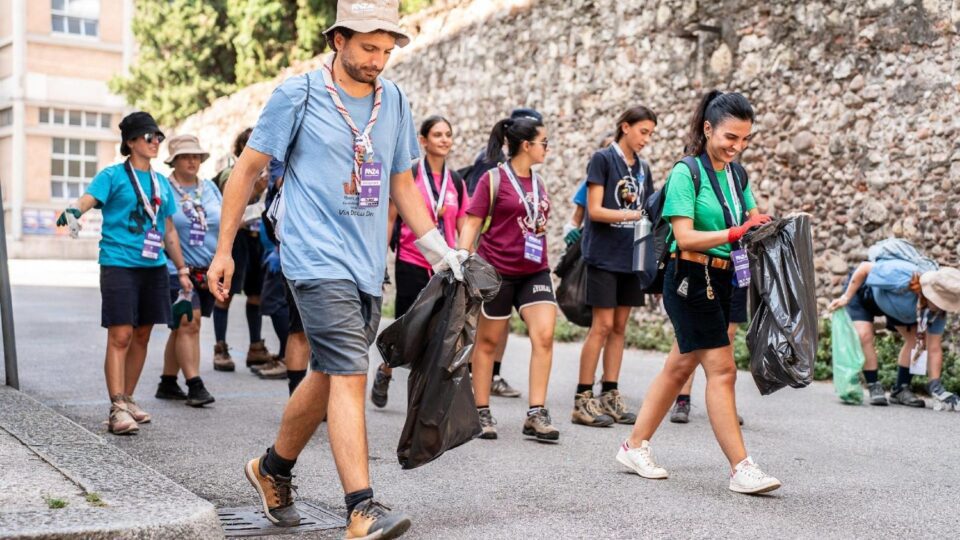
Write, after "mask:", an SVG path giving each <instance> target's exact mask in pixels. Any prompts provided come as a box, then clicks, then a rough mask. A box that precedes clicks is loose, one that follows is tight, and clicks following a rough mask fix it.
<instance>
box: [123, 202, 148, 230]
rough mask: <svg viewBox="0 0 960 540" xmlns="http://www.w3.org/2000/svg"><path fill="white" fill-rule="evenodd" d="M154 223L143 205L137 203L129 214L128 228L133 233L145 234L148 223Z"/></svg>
mask: <svg viewBox="0 0 960 540" xmlns="http://www.w3.org/2000/svg"><path fill="white" fill-rule="evenodd" d="M148 223H152V222H151V220H150V216H149V215H148V214H147V211H146V210H144V209H143V205H139V204H138V205H137V207H136V208H134V209H133V210H131V211H130V214H129V215H128V216H127V230H128V231H130V232H131V233H133V234H144V233H146V232H147V229H148V227H147V224H148Z"/></svg>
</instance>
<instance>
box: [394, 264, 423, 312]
mask: <svg viewBox="0 0 960 540" xmlns="http://www.w3.org/2000/svg"><path fill="white" fill-rule="evenodd" d="M394 279H395V280H396V281H397V296H396V300H395V301H394V312H395V314H394V316H395V317H397V318H400V317H401V316H402V315H403V314H404V313H406V312H407V310H409V309H410V306H412V305H413V302H414V300H416V299H417V296H420V291H422V290H423V288H424V287H426V286H427V283H429V282H430V270H427V269H426V268H424V267H422V266H417V265H415V264H411V263H408V262H405V261H401V260H400V259H397V264H396V266H395V269H394Z"/></svg>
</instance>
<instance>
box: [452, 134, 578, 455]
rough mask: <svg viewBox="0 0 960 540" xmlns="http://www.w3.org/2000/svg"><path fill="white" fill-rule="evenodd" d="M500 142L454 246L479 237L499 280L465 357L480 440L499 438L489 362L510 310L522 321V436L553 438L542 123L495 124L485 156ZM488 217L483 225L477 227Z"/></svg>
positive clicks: (551, 301)
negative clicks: (502, 156)
mask: <svg viewBox="0 0 960 540" xmlns="http://www.w3.org/2000/svg"><path fill="white" fill-rule="evenodd" d="M505 143H506V145H507V151H508V152H507V154H508V156H509V157H510V159H509V160H508V161H507V162H506V163H504V164H502V165H500V166H498V167H497V168H495V169H491V170H490V171H488V172H487V173H486V174H484V175H483V176H482V177H481V178H480V182H479V183H478V184H477V188H476V190H475V191H474V192H473V198H472V199H471V200H470V206H469V207H468V209H467V222H466V223H465V224H464V227H463V231H462V233H461V235H460V240H459V247H460V248H462V249H468V250H472V249H473V246H474V244H475V242H476V240H477V237H478V236H479V237H480V246H479V248H478V249H477V254H478V255H479V256H480V257H482V258H483V259H485V260H486V261H488V262H489V263H490V264H492V265H493V267H494V268H496V270H497V272H499V273H500V276H501V278H502V283H501V285H500V292H499V293H498V294H497V297H496V298H494V299H493V300H492V301H490V302H484V304H483V309H482V311H481V314H480V321H479V323H478V325H477V338H476V344H475V345H474V349H473V357H472V359H471V362H472V364H473V393H474V397H475V399H476V403H477V409H478V411H479V413H480V424H481V425H482V426H483V434H482V435H480V437H481V438H484V439H496V438H497V431H496V428H495V427H494V425H495V423H496V422H495V421H494V419H493V415H492V414H491V413H490V406H489V404H490V381H491V376H492V374H493V359H494V354H495V351H496V350H497V347H498V345H500V342H501V341H502V340H503V339H505V336H506V333H505V330H506V329H507V326H508V325H509V324H510V314H511V312H512V311H513V309H514V308H516V309H517V311H518V312H519V313H520V317H522V318H523V320H524V322H525V323H526V324H527V328H528V330H529V334H530V341H531V345H532V353H531V358H530V392H529V396H530V409H529V410H528V411H527V420H526V422H524V424H523V434H524V435H529V436H532V437H536V438H537V439H540V440H547V441H556V440H557V439H558V438H559V437H560V432H559V431H557V429H556V428H555V427H553V422H552V421H551V419H550V413H549V411H547V409H545V408H544V404H545V403H546V399H547V383H548V382H549V380H550V365H551V362H552V361H553V327H554V324H555V323H556V319H557V303H556V298H555V297H554V294H553V282H552V280H551V279H550V268H549V266H548V264H547V239H546V234H545V233H546V224H547V217H548V215H549V213H550V200H549V198H548V196H547V190H546V187H545V186H544V185H543V180H542V179H541V178H540V177H539V176H538V175H537V174H536V173H534V172H533V170H532V169H531V167H532V166H533V165H539V164H541V163H543V162H544V159H545V158H546V155H547V132H546V129H545V128H544V127H543V122H541V121H540V120H537V119H534V118H518V119H509V118H508V119H505V120H501V121H499V122H497V124H496V125H495V126H494V127H493V131H492V132H491V134H490V142H489V144H488V146H487V156H488V157H490V158H493V157H495V156H496V154H497V153H498V152H499V151H500V150H501V149H502V148H503V145H504V144H505ZM491 178H498V179H499V182H494V183H493V186H494V187H496V189H495V193H494V194H493V195H494V196H493V197H491V191H494V189H493V187H492V186H491ZM491 199H492V205H493V209H492V212H491ZM488 215H489V216H490V217H491V219H490V223H489V228H488V229H487V230H485V231H483V230H481V229H483V227H484V221H485V220H486V218H487V216H488Z"/></svg>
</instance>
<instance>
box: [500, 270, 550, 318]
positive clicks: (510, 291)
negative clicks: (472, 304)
mask: <svg viewBox="0 0 960 540" xmlns="http://www.w3.org/2000/svg"><path fill="white" fill-rule="evenodd" d="M534 304H553V305H557V297H556V296H554V294H553V281H552V280H551V279H550V271H549V270H543V271H542V272H537V273H536V274H530V275H527V276H501V281H500V292H498V293H497V296H496V297H495V298H494V299H493V300H491V301H489V302H484V303H483V306H482V307H481V311H482V312H483V316H484V317H486V318H488V319H501V320H502V319H509V318H510V312H511V311H513V308H517V312H518V313H519V312H520V310H522V309H523V308H525V307H527V306H531V305H534Z"/></svg>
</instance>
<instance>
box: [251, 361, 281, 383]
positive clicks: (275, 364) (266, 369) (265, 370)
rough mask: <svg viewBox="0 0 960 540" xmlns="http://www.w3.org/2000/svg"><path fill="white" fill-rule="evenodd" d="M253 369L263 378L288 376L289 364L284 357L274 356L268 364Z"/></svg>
mask: <svg viewBox="0 0 960 540" xmlns="http://www.w3.org/2000/svg"><path fill="white" fill-rule="evenodd" d="M252 369H253V371H254V372H255V373H256V374H257V376H258V377H260V378H261V379H286V378H287V364H286V363H284V361H283V359H282V358H277V357H274V359H273V360H271V361H269V362H267V363H266V364H263V365H262V366H258V367H257V368H252Z"/></svg>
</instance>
